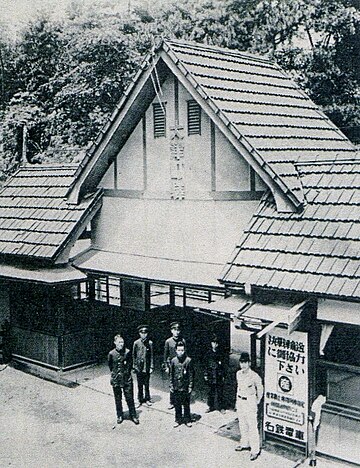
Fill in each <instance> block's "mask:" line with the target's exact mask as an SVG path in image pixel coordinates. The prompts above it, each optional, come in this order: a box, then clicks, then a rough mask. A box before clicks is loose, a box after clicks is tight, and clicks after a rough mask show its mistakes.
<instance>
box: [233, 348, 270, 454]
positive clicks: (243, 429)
mask: <svg viewBox="0 0 360 468" xmlns="http://www.w3.org/2000/svg"><path fill="white" fill-rule="evenodd" d="M239 363H240V370H238V371H237V373H236V380H237V392H236V408H237V414H238V419H239V428H240V445H239V446H238V447H236V449H235V450H237V451H241V450H247V449H249V448H250V460H251V461H254V460H256V459H257V457H258V456H259V455H260V436H259V429H258V420H257V410H258V404H259V403H260V401H261V399H262V397H263V393H264V388H263V385H262V382H261V378H260V377H259V375H258V374H257V373H256V372H254V371H253V370H252V369H250V356H249V353H241V355H240V359H239Z"/></svg>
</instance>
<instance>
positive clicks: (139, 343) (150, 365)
mask: <svg viewBox="0 0 360 468" xmlns="http://www.w3.org/2000/svg"><path fill="white" fill-rule="evenodd" d="M138 332H139V335H140V338H139V339H137V340H136V341H135V342H134V345H133V355H132V357H133V368H134V371H135V373H136V377H137V384H138V401H139V406H141V405H142V404H143V403H145V404H146V405H147V406H151V405H152V401H151V397H150V374H151V373H152V372H153V370H154V351H153V342H152V341H151V340H149V337H148V333H149V328H148V327H147V325H140V326H138ZM144 390H145V395H144Z"/></svg>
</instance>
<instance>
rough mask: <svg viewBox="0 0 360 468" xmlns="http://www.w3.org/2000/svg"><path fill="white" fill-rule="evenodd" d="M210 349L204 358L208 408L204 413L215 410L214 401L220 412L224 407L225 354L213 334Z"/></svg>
mask: <svg viewBox="0 0 360 468" xmlns="http://www.w3.org/2000/svg"><path fill="white" fill-rule="evenodd" d="M210 341H211V349H210V350H209V351H208V353H207V355H206V360H205V370H204V379H205V381H206V383H207V384H208V387H209V390H208V409H207V410H206V413H211V412H212V411H215V409H216V407H215V401H216V400H217V407H218V410H219V411H221V413H225V409H224V382H225V356H224V354H223V352H222V351H221V350H220V349H219V340H218V338H217V336H216V335H215V334H214V335H212V337H211V340H210Z"/></svg>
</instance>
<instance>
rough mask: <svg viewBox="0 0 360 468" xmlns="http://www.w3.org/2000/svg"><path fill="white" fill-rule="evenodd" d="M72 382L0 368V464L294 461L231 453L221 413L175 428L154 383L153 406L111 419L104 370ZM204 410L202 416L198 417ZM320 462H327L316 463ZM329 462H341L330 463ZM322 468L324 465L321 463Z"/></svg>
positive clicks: (210, 466) (163, 467) (164, 465)
mask: <svg viewBox="0 0 360 468" xmlns="http://www.w3.org/2000/svg"><path fill="white" fill-rule="evenodd" d="M70 378H72V379H73V380H74V381H76V382H77V384H78V385H76V386H74V387H73V388H69V387H66V386H62V385H58V384H55V383H52V382H49V381H45V380H42V379H40V378H38V377H35V376H32V375H29V374H26V373H24V372H21V371H19V370H16V369H14V368H12V367H10V366H8V367H3V368H2V370H1V372H0V394H1V397H2V405H1V413H0V427H1V430H0V466H1V467H5V466H13V467H19V468H28V467H36V468H43V467H44V468H52V467H54V468H55V467H56V468H60V467H78V468H79V467H80V468H81V467H92V468H94V467H95V468H96V467H119V466H125V467H128V466H129V467H130V466H131V467H154V468H155V467H156V468H172V467H177V468H205V467H206V468H215V467H216V468H217V467H219V468H220V467H226V468H231V467H234V468H235V467H236V468H239V467H241V468H247V467H248V466H249V467H250V466H251V467H254V468H258V467H269V468H272V467H274V468H275V467H276V468H287V467H289V468H294V466H295V465H296V464H295V463H294V461H292V460H289V459H287V458H284V457H283V456H279V455H277V454H274V453H270V452H268V451H265V450H263V451H262V453H261V456H260V457H259V458H258V460H256V461H255V462H250V461H249V453H248V452H246V453H244V452H241V453H239V452H235V451H234V448H235V446H236V442H234V441H233V440H231V438H227V437H220V436H219V435H217V434H216V430H217V429H218V428H219V427H220V426H222V425H224V424H227V423H229V422H230V421H233V420H234V419H235V416H236V415H235V413H234V412H232V411H227V413H226V414H225V415H222V414H220V413H218V412H216V413H211V414H207V415H204V410H205V408H206V405H205V404H204V403H203V402H196V403H195V404H194V405H193V406H192V412H193V413H195V414H198V417H199V418H200V417H201V418H200V419H199V420H198V422H196V423H195V424H194V425H193V427H192V428H187V427H185V426H180V427H179V428H176V429H173V428H172V424H173V420H174V415H173V414H172V412H170V411H168V410H167V405H168V395H167V393H166V392H164V391H163V390H162V389H159V388H157V389H153V398H154V400H155V404H154V405H153V406H152V407H151V408H147V407H145V408H143V407H141V408H140V409H139V410H138V411H139V418H140V425H139V426H135V425H134V424H133V423H132V422H131V421H130V420H125V421H124V422H123V424H121V425H116V424H115V409H114V401H113V397H112V394H111V388H110V386H109V381H108V376H107V375H105V374H104V373H103V372H90V373H89V372H88V373H87V374H86V371H85V373H83V374H81V373H80V374H77V375H76V376H75V375H73V376H72V377H71V376H70ZM201 415H202V416H201ZM318 466H319V467H320V468H322V467H324V468H325V465H323V464H321V463H318ZM331 466H332V467H335V466H340V465H331ZM326 467H327V465H326Z"/></svg>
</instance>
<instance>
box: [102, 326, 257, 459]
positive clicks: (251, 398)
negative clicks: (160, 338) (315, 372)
mask: <svg viewBox="0 0 360 468" xmlns="http://www.w3.org/2000/svg"><path fill="white" fill-rule="evenodd" d="M170 329H171V336H170V337H169V338H168V339H167V340H166V341H165V346H164V361H163V370H164V371H165V372H166V373H167V374H168V376H169V388H170V404H169V409H173V408H175V422H174V427H178V426H180V424H185V426H187V427H191V426H192V418H191V411H190V399H191V393H192V391H193V387H194V366H193V361H192V359H191V358H190V357H189V356H188V355H187V352H186V340H185V339H184V338H183V337H182V336H181V326H180V323H179V322H178V321H176V322H172V323H171V324H170ZM138 332H139V338H138V339H137V340H136V341H135V342H134V344H133V348H132V351H130V350H129V349H127V348H126V347H125V342H124V338H123V337H122V336H121V335H116V336H115V338H114V344H115V348H114V349H113V350H112V351H110V353H109V355H108V364H109V368H110V371H111V379H110V383H111V385H112V388H113V392H114V398H115V406H116V414H117V423H118V424H121V423H122V422H123V406H122V394H124V397H125V400H126V403H127V405H128V408H129V415H130V419H131V420H132V421H133V422H134V423H135V424H136V425H137V424H139V419H138V417H137V414H136V409H135V402H134V391H133V380H132V371H134V372H135V374H136V377H137V387H138V395H137V396H138V404H139V406H141V405H146V406H151V405H152V404H153V402H152V400H151V395H150V375H151V373H152V372H153V370H154V348H153V342H152V341H151V340H150V339H149V336H148V334H149V328H148V326H147V325H140V326H139V327H138ZM210 342H211V347H210V349H209V352H208V353H207V355H206V360H205V367H204V379H205V381H206V382H207V384H208V409H207V410H206V412H207V413H209V412H212V411H215V409H216V408H218V409H219V411H221V412H222V413H225V407H224V383H225V375H226V368H225V356H224V354H223V352H222V350H221V349H220V348H219V341H218V338H217V336H216V335H213V336H212V337H211V340H210ZM236 380H237V413H238V419H239V427H240V434H241V443H240V445H239V446H238V447H236V450H237V451H242V450H247V449H250V451H251V453H250V460H256V458H257V457H258V456H259V454H260V438H259V431H258V423H257V407H258V404H259V403H260V401H261V399H262V396H263V386H262V382H261V379H260V377H259V375H258V374H257V373H256V372H254V371H253V370H251V369H250V357H249V354H248V353H242V354H241V356H240V370H239V371H238V372H237V374H236ZM216 403H217V404H216Z"/></svg>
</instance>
